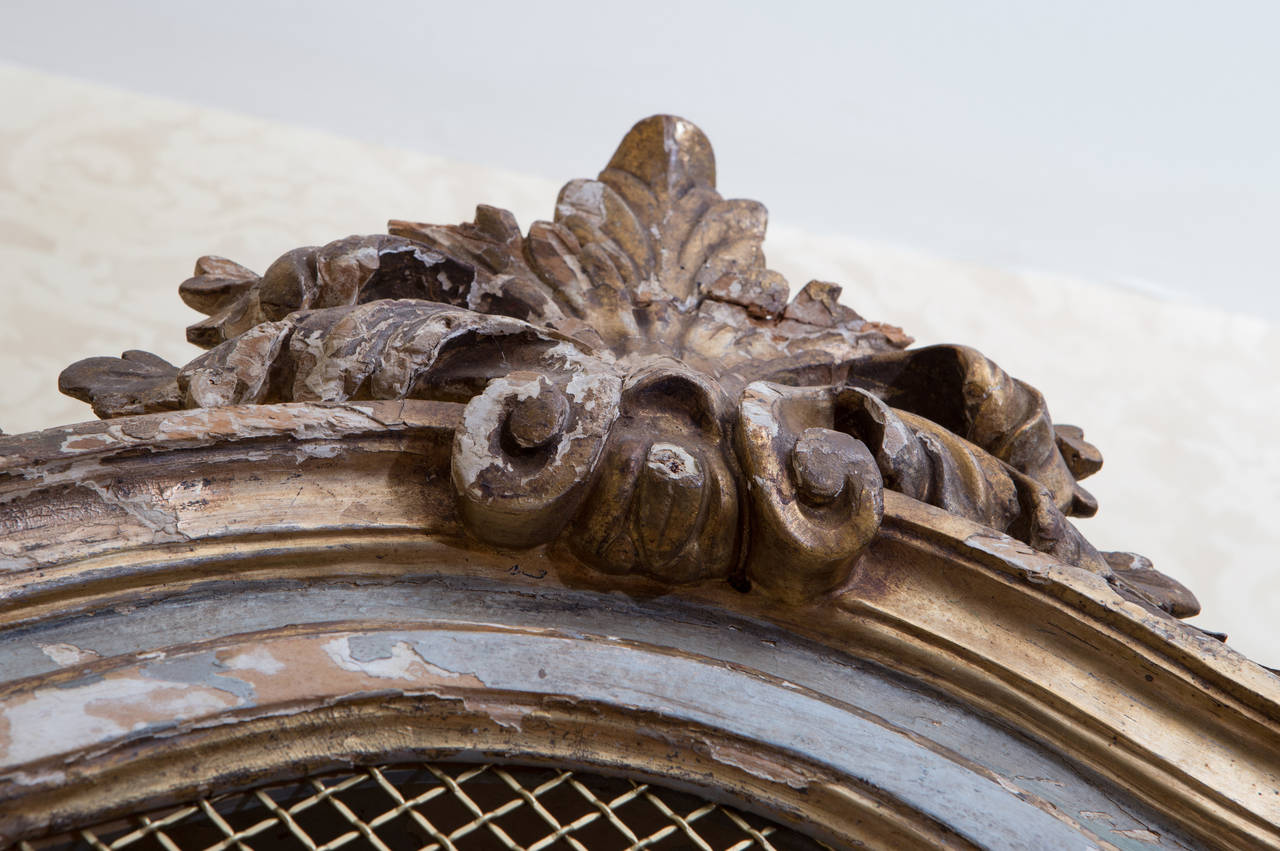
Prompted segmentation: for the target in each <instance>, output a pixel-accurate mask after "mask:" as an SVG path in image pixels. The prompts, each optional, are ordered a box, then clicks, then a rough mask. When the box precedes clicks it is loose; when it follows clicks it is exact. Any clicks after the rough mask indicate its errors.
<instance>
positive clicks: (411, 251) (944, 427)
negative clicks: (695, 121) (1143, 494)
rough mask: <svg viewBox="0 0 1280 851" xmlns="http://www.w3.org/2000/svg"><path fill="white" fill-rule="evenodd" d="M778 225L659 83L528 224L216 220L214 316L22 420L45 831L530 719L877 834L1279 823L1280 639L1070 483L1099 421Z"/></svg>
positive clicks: (513, 730) (794, 818) (26, 652)
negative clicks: (1153, 554) (307, 237)
mask: <svg viewBox="0 0 1280 851" xmlns="http://www.w3.org/2000/svg"><path fill="white" fill-rule="evenodd" d="M764 228H765V215H764V209H763V207H761V206H760V205H759V204H756V203H754V202H748V201H735V200H725V199H723V198H721V196H720V195H719V194H718V193H717V192H716V189H715V169H714V161H713V158H712V154H711V149H710V146H709V144H708V143H707V140H706V138H705V137H704V136H703V134H702V133H701V132H700V131H699V130H698V129H697V128H695V127H694V126H693V125H691V124H689V123H688V122H686V121H683V120H681V119H677V118H672V117H668V116H656V117H653V118H649V119H646V120H644V121H642V122H640V123H639V124H638V125H636V127H635V128H634V129H633V130H632V131H631V132H630V133H629V134H628V135H627V137H626V138H625V139H624V140H623V142H622V144H621V146H620V147H619V148H618V151H617V153H616V154H615V155H614V157H613V159H612V160H611V161H610V163H609V164H608V166H607V167H606V168H605V170H604V171H603V172H602V173H601V174H600V176H599V178H598V179H597V180H579V181H573V182H571V183H569V184H568V185H567V186H566V187H565V188H564V190H563V191H562V193H561V195H560V198H559V199H558V201H557V204H556V209H555V215H554V216H553V219H552V221H550V222H536V223H534V224H533V225H532V226H531V227H530V228H529V230H528V232H527V233H522V232H521V231H520V230H519V228H518V227H517V226H516V223H515V222H514V221H513V219H512V217H511V216H510V215H509V214H508V213H505V212H503V211H501V210H497V209H494V208H490V207H484V206H482V207H479V208H478V209H477V213H476V217H475V221H474V222H471V223H467V224H463V225H457V226H434V225H424V224H414V223H409V222H399V221H397V222H392V224H391V228H390V230H391V233H390V234H388V235H378V236H367V237H366V236H357V237H349V238H346V239H341V240H338V241H336V242H333V243H330V244H328V245H325V246H321V247H310V248H301V249H296V250H294V251H290V252H288V253H287V254H285V255H284V256H283V257H281V258H280V259H279V260H277V261H276V262H275V263H273V264H272V265H271V266H270V267H269V268H268V269H267V270H266V271H265V272H264V273H263V274H262V275H258V274H256V273H254V272H252V271H250V270H248V269H246V268H244V267H242V266H239V265H238V264H235V263H233V262H231V261H228V260H224V259H221V258H213V257H205V258H202V259H201V260H200V261H198V263H197V265H196V275H195V276H194V277H193V278H191V279H190V280H188V281H186V282H185V283H183V284H182V286H181V288H180V292H181V295H182V297H183V299H184V300H185V301H186V302H187V303H188V304H189V305H191V306H192V307H194V308H196V309H197V310H199V311H201V312H202V313H204V314H205V315H206V316H207V317H208V318H207V319H205V320H203V321H201V322H199V323H197V324H196V325H193V326H192V327H191V328H190V329H188V337H189V339H190V340H192V342H195V343H197V344H199V345H201V346H203V347H204V348H206V349H207V351H206V352H205V353H204V354H202V355H200V356H199V357H197V358H196V359H195V360H193V361H192V362H190V363H188V364H186V365H185V366H181V367H179V366H174V365H171V364H168V363H166V362H165V361H163V360H161V359H160V358H157V357H155V356H154V355H150V354H147V353H145V352H138V351H130V352H126V353H125V354H124V355H123V356H122V357H120V358H92V359H89V360H86V361H81V362H79V363H77V364H74V365H72V366H70V367H69V368H68V369H67V370H66V371H65V372H64V373H63V375H62V377H61V379H60V386H61V388H62V389H63V390H64V392H67V393H70V394H72V395H74V396H76V397H78V398H81V399H84V400H86V401H88V402H90V403H92V405H93V407H94V410H95V412H96V413H97V414H98V415H99V416H100V417H102V420H101V421H98V422H89V423H81V424H78V425H72V426H66V427H62V428H55V429H49V430H46V431H43V432H38V433H32V434H28V435H17V436H3V437H0V845H5V844H6V843H11V842H25V841H31V842H33V843H35V842H40V841H43V839H42V837H43V838H48V837H50V836H52V835H57V834H59V833H60V832H67V831H69V832H71V833H69V834H66V835H75V833H74V832H75V831H78V830H81V829H88V830H97V829H98V827H99V826H100V825H101V824H103V823H104V822H110V821H111V820H112V819H117V818H122V817H137V818H139V819H142V818H144V817H143V816H139V815H138V814H143V813H148V812H153V811H155V810H157V809H158V808H164V807H172V806H179V805H190V806H197V804H196V802H206V803H207V801H208V800H210V799H212V798H217V796H218V795H222V794H230V795H232V796H233V797H234V795H235V794H236V793H238V792H239V791H241V790H259V791H260V790H261V789H263V788H267V787H270V786H271V784H278V783H280V782H281V781H288V780H293V779H297V778H305V777H311V778H314V777H316V776H318V775H321V774H323V773H324V772H327V771H334V770H341V771H348V770H351V769H353V767H363V768H361V771H362V772H364V773H366V774H370V776H372V774H371V772H372V773H376V772H378V771H381V770H382V769H381V768H379V767H380V766H382V767H385V766H393V765H435V764H437V763H441V764H443V763H454V762H461V763H471V764H487V763H491V762H497V763H509V764H517V765H541V766H547V765H549V766H554V767H556V768H557V769H560V768H564V769H573V770H582V771H585V772H587V773H588V774H593V773H598V774H601V775H608V776H623V777H626V778H630V779H632V780H636V781H643V782H653V783H655V784H657V785H660V786H661V785H667V786H671V787H673V788H678V789H680V790H684V791H690V792H694V793H696V794H697V795H699V796H701V797H703V798H705V799H707V800H709V801H714V802H718V803H720V804H723V805H726V806H730V807H734V808H738V809H742V810H744V811H750V812H753V813H756V814H757V815H759V816H761V817H765V818H768V819H770V820H772V821H773V822H775V823H777V824H779V825H783V826H786V827H789V828H794V829H795V830H797V831H799V832H801V833H803V834H805V835H807V836H809V837H812V838H815V839H817V840H820V841H822V842H824V843H827V844H829V845H830V846H831V847H835V848H852V847H864V846H870V847H881V848H893V849H900V848H933V847H947V848H1009V849H1015V848H1026V847H1034V848H1077V847H1078V848H1099V849H1112V848H1123V849H1135V848H1149V847H1158V848H1170V849H1185V848H1189V847H1206V848H1218V847H1226V848H1240V849H1253V848H1259V847H1280V679H1277V677H1276V676H1275V675H1274V674H1273V673H1272V672H1270V671H1268V670H1266V669H1264V668H1262V667H1260V666H1257V665H1255V664H1253V663H1251V662H1249V661H1248V660H1247V659H1244V658H1243V657H1241V656H1240V655H1239V654H1237V653H1235V652H1234V651H1232V650H1231V649H1230V648H1229V647H1227V646H1226V645H1225V644H1223V643H1222V642H1221V641H1219V640H1217V639H1216V638H1214V637H1212V636H1211V635H1209V634H1206V633H1204V632H1202V631H1200V630H1197V629H1195V628H1194V627H1191V626H1189V625H1186V624H1184V623H1181V622H1180V621H1179V620H1177V619H1178V618H1180V617H1185V616H1187V615H1189V614H1192V613H1194V612H1195V611H1196V610H1197V608H1198V606H1197V604H1196V602H1195V598H1194V597H1193V596H1192V595H1191V594H1190V592H1189V591H1187V589H1185V588H1183V587H1182V586H1181V585H1179V584H1178V583H1177V582H1176V581H1174V580H1172V579H1170V578H1168V577H1166V576H1164V575H1162V574H1160V573H1159V572H1158V571H1157V570H1155V568H1154V567H1153V566H1152V565H1151V564H1150V562H1148V561H1147V560H1145V559H1143V558H1142V557H1141V556H1137V555H1134V554H1130V553H1100V552H1098V551H1097V550H1096V549H1095V548H1094V547H1093V546H1092V545H1091V544H1090V543H1089V542H1088V541H1087V540H1086V539H1085V538H1084V537H1083V536H1082V535H1081V534H1080V532H1079V531H1078V530H1077V529H1076V528H1075V527H1074V526H1073V525H1072V524H1071V522H1070V520H1069V519H1068V518H1070V517H1073V516H1087V515H1089V514H1091V513H1093V511H1095V510H1096V504H1095V502H1094V500H1093V498H1092V497H1091V496H1090V495H1089V494H1088V493H1087V491H1085V490H1084V489H1083V488H1082V487H1081V486H1080V485H1079V480H1081V479H1083V478H1085V477H1086V476H1088V475H1090V474H1092V473H1094V472H1096V471H1097V470H1098V468H1099V467H1100V465H1101V463H1102V459H1101V456H1100V455H1099V453H1098V451H1097V450H1096V449H1095V448H1094V447H1093V446H1091V445H1090V444H1089V443H1088V442H1087V441H1086V440H1085V439H1084V435H1083V432H1082V431H1081V430H1080V429H1078V428H1074V427H1072V426H1063V425H1055V424H1054V423H1053V422H1052V420H1051V418H1050V415H1049V412H1048V409H1047V407H1046V404H1045V401H1044V399H1043V398H1042V397H1041V395H1040V394H1039V393H1038V392H1037V391H1036V390H1035V389H1033V388H1032V387H1030V386H1029V385H1027V384H1024V383H1023V382H1021V381H1018V380H1017V379H1014V378H1011V377H1010V376H1009V375H1007V374H1006V373H1005V372H1003V371H1002V370H1001V369H1000V368H999V367H997V366H996V365H995V364H993V363H992V362H991V361H990V360H989V359H987V358H985V357H984V356H982V355H981V354H980V353H978V352H976V351H973V350H972V349H968V348H964V347H961V346H931V347H924V348H917V349H912V348H909V347H908V346H909V343H910V342H911V341H910V339H909V338H907V337H906V336H905V335H904V334H903V333H902V331H901V330H899V329H897V328H895V327H892V326H889V325H884V324H880V323H876V322H869V321H867V320H864V319H863V318H861V317H860V316H858V315H857V314H856V313H854V312H853V311H852V310H851V309H849V308H847V307H845V306H843V305H842V304H840V302H839V300H838V295H839V288H838V287H836V286H834V285H833V284H828V283H823V282H810V283H808V284H806V285H805V286H804V287H802V288H801V289H800V291H799V292H798V293H796V294H795V295H794V297H792V296H791V294H790V290H789V287H788V285H787V283H786V282H785V281H784V280H783V279H782V278H781V277H780V276H779V275H778V274H776V273H775V272H772V271H770V270H769V269H768V268H767V267H766V265H765V261H764V256H763V254H762V248H761V247H762V244H763V239H764ZM259 800H260V799H259ZM526 803H527V802H526ZM199 806H204V804H200V805H199ZM513 806H516V805H515V804H513ZM530 806H531V805H530ZM145 818H146V819H150V818H151V816H145ZM142 823H143V822H142V821H139V824H142ZM150 823H151V824H155V822H154V821H152V822H150ZM365 827H366V828H367V829H369V830H373V828H371V827H369V825H368V824H366V825H365ZM140 829H145V828H140ZM94 835H98V834H96V833H95V834H94ZM103 835H106V834H103ZM255 835H256V834H255ZM361 835H362V834H359V833H358V832H356V833H352V836H353V837H357V838H358V837H359V836H361ZM59 841H60V840H59ZM237 841H239V840H236V839H234V838H233V837H232V838H228V837H222V838H221V839H220V840H219V842H220V843H221V844H220V845H218V847H230V845H232V844H235V842H237ZM351 841H352V842H355V841H356V839H352V840H351ZM246 842H247V840H246ZM33 847H35V846H33ZM375 847H376V846H375ZM459 847H465V846H459Z"/></svg>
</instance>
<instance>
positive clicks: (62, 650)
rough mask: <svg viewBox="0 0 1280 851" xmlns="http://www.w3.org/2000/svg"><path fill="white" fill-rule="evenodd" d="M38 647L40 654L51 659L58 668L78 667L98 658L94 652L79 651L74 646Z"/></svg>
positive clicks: (41, 645) (43, 645)
mask: <svg viewBox="0 0 1280 851" xmlns="http://www.w3.org/2000/svg"><path fill="white" fill-rule="evenodd" d="M38 646H39V648H40V652H41V653H43V654H44V655H46V656H48V657H49V658H50V659H52V660H53V662H54V664H55V665H57V666H58V667H60V668H66V667H70V666H72V665H80V664H83V663H85V662H90V661H92V660H94V659H97V658H99V656H98V654H97V653H95V652H94V651H92V650H84V649H81V648H79V647H76V646H75V645H74V644H65V643H58V644H40V645H38Z"/></svg>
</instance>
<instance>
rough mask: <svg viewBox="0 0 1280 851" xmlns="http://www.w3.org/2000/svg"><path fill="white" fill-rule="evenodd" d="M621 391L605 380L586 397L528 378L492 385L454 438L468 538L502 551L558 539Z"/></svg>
mask: <svg viewBox="0 0 1280 851" xmlns="http://www.w3.org/2000/svg"><path fill="white" fill-rule="evenodd" d="M619 388H620V382H619V381H618V380H617V379H616V378H614V377H612V376H610V375H605V374H602V375H600V376H598V377H597V378H596V380H595V382H594V384H593V386H592V388H591V391H590V392H588V393H583V392H581V391H576V393H575V389H574V388H572V387H571V386H568V385H562V384H560V383H558V382H557V381H556V379H555V378H554V377H551V376H547V375H543V374H541V373H537V372H529V371H516V372H512V373H510V374H508V375H506V376H503V377H501V378H496V379H494V380H493V381H491V382H489V385H488V386H487V387H486V388H485V390H484V392H483V393H481V394H480V395H478V396H476V397H474V398H473V399H472V400H471V401H470V402H469V403H468V404H467V407H466V411H465V412H464V414H463V424H464V427H463V428H461V429H459V430H458V431H457V432H456V434H455V436H454V444H453V459H452V476H453V484H454V487H455V488H456V490H457V492H458V499H459V504H460V508H461V512H462V518H463V521H464V523H465V524H466V526H467V528H468V529H469V531H470V532H471V533H472V534H473V535H475V537H476V538H478V539H480V540H481V541H484V542H485V543H487V544H491V545H493V546H497V547H511V548H525V547H532V546H537V545H538V544H543V543H547V542H548V541H550V540H551V539H552V538H554V537H555V536H556V535H557V534H558V533H559V532H560V530H561V528H562V527H563V526H564V525H565V523H566V521H567V518H568V517H569V516H571V515H572V513H573V511H574V509H575V508H576V506H577V504H578V502H579V500H580V499H581V497H582V490H583V483H584V482H585V481H587V479H588V478H589V476H590V473H591V470H592V468H593V467H594V466H595V463H596V460H597V458H598V457H599V455H600V450H601V448H602V447H603V445H604V440H605V436H606V434H607V432H608V428H609V424H610V423H611V422H612V421H613V418H614V417H615V416H616V412H617V407H618V405H617V399H618V392H619Z"/></svg>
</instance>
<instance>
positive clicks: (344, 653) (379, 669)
mask: <svg viewBox="0 0 1280 851" xmlns="http://www.w3.org/2000/svg"><path fill="white" fill-rule="evenodd" d="M324 652H325V653H326V654H327V655H328V657H329V658H330V659H332V660H333V662H334V664H335V665H337V666H338V667H339V668H341V669H342V670H344V671H350V672H352V673H356V674H365V675H367V676H370V677H377V678H378V679H381V680H411V681H412V680H420V679H423V678H424V677H430V678H439V677H445V678H448V679H457V678H458V677H459V676H461V675H460V674H458V673H456V672H454V671H447V670H445V669H444V668H441V667H439V666H438V665H433V664H431V663H430V662H428V661H427V660H426V659H423V658H422V656H420V655H419V654H418V651H417V650H415V649H414V648H413V645H411V644H410V643H409V642H407V641H397V642H396V643H395V644H394V645H392V647H391V655H390V656H386V657H383V658H381V659H369V660H364V661H362V660H359V659H356V658H354V657H353V656H352V655H351V639H350V637H349V636H342V637H340V638H335V639H333V640H332V641H326V642H325V643H324Z"/></svg>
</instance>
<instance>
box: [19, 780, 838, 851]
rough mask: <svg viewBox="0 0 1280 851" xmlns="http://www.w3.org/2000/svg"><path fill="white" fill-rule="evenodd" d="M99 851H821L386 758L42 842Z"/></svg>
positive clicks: (584, 785) (713, 808) (796, 837)
mask: <svg viewBox="0 0 1280 851" xmlns="http://www.w3.org/2000/svg"><path fill="white" fill-rule="evenodd" d="M20 847H21V848H23V849H24V851H34V849H37V848H39V849H94V851H117V849H121V851H123V849H128V851H144V849H145V851H159V850H160V849H163V851H196V849H201V850H202V851H224V849H231V851H264V849H307V850H308V851H331V849H333V850H334V851H336V849H370V848H372V849H378V851H401V849H418V851H470V850H471V849H495V851H514V849H520V851H561V849H574V851H604V850H605V849H608V850H609V851H612V849H619V851H620V850H621V849H677V848H678V849H693V848H697V849H700V851H712V849H715V851H723V850H725V849H727V850H728V851H746V849H762V851H769V849H776V851H784V849H816V848H822V847H824V846H821V845H820V844H818V843H815V842H814V841H813V840H811V839H808V838H807V837H804V836H802V835H800V834H798V833H796V832H794V831H792V830H789V829H786V828H783V827H780V826H778V825H775V824H771V823H769V822H768V821H766V820H764V819H761V818H759V817H757V816H754V815H750V814H746V813H740V812H737V811H735V810H732V809H729V808H727V807H723V806H720V805H719V804H714V803H710V802H707V801H704V800H701V799H699V798H697V797H695V796H692V795H688V794H684V793H681V792H676V791H674V790H671V789H665V788H662V787H658V786H652V785H649V784H644V783H637V782H634V781H629V780H622V779H617V778H608V777H601V776H598V775H593V774H585V773H578V772H572V771H565V770H559V769H538V768H516V767H499V766H492V765H485V766H468V765H450V764H439V765H421V766H413V767H404V766H382V767H376V768H367V769H362V770H360V771H356V772H352V773H347V774H340V775H327V776H323V777H311V778H307V779H305V780H300V781H296V782H292V783H285V784H279V785H275V786H267V787H263V788H260V789H256V790H253V791H250V792H240V793H235V794H229V795H222V796H217V797H212V798H208V799H202V800H200V801H197V802H196V803H194V804H190V805H187V806H182V807H178V808H176V809H172V810H169V811H165V812H162V813H151V814H149V815H141V816H134V817H131V818H129V819H126V820H122V821H117V822H113V823H111V824H107V825H101V826H98V827H95V828H93V829H91V830H88V829H86V830H81V831H77V832H76V833H75V834H67V835H63V836H58V837H51V838H49V839H45V840H41V841H39V842H35V843H22V845H21V846H20Z"/></svg>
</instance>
